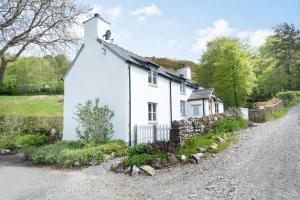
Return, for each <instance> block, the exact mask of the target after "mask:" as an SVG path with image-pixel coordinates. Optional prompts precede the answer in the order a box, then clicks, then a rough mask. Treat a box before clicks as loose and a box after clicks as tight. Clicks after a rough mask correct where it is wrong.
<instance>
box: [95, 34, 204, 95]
mask: <svg viewBox="0 0 300 200" xmlns="http://www.w3.org/2000/svg"><path fill="white" fill-rule="evenodd" d="M102 41H103V40H101V39H98V42H99V43H101V44H102ZM104 46H106V47H107V48H109V49H110V50H111V51H112V52H114V53H115V54H117V55H118V56H119V57H121V58H123V59H124V60H126V61H127V62H129V63H132V64H135V65H137V66H139V67H142V68H144V69H149V70H150V68H151V67H155V68H156V69H157V72H158V74H159V75H161V76H164V77H166V78H169V79H172V80H174V81H177V82H181V81H182V80H183V78H182V77H180V76H178V75H177V74H175V73H174V72H172V71H171V70H169V69H166V68H164V67H162V66H160V65H158V64H156V63H154V62H152V61H150V60H148V59H146V58H144V57H142V56H139V55H137V54H135V53H133V52H131V51H128V50H126V49H124V48H122V47H120V46H118V45H116V44H112V43H107V42H104ZM185 82H186V84H187V86H190V87H192V88H195V89H197V88H199V86H198V85H196V84H194V83H192V82H191V81H189V80H185Z"/></svg>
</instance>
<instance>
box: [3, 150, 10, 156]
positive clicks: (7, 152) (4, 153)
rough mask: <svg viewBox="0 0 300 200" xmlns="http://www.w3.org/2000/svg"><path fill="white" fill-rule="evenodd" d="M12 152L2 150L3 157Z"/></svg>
mask: <svg viewBox="0 0 300 200" xmlns="http://www.w3.org/2000/svg"><path fill="white" fill-rule="evenodd" d="M10 152H11V150H9V149H3V150H1V155H6V154H9V153H10Z"/></svg>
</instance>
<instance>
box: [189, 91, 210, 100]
mask: <svg viewBox="0 0 300 200" xmlns="http://www.w3.org/2000/svg"><path fill="white" fill-rule="evenodd" d="M210 97H213V98H216V97H215V95H214V89H213V88H206V89H198V90H195V91H193V92H192V94H191V96H190V97H189V98H188V101H192V100H199V99H209V98H210Z"/></svg>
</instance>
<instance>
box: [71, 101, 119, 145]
mask: <svg viewBox="0 0 300 200" xmlns="http://www.w3.org/2000/svg"><path fill="white" fill-rule="evenodd" d="M75 116H76V117H75V119H76V120H77V121H78V122H79V124H80V126H79V127H77V128H76V133H77V135H78V136H79V138H80V139H81V140H83V141H92V142H95V143H97V144H99V143H105V142H108V141H109V140H110V138H111V135H112V132H113V125H112V123H111V122H110V120H111V118H112V117H113V116H114V113H113V111H111V110H110V109H109V108H108V106H103V107H101V106H100V105H99V98H96V99H95V102H94V103H93V102H92V101H91V100H88V101H87V102H86V103H85V104H78V105H77V112H76V113H75Z"/></svg>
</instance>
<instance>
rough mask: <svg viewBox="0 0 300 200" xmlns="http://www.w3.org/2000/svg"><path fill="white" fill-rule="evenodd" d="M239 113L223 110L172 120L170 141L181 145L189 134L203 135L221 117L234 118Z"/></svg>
mask: <svg viewBox="0 0 300 200" xmlns="http://www.w3.org/2000/svg"><path fill="white" fill-rule="evenodd" d="M239 114H240V113H238V111H235V112H225V113H220V114H214V115H210V116H205V117H202V118H189V119H188V120H180V121H173V122H172V127H171V130H170V142H171V143H172V144H176V146H182V145H183V144H184V141H185V140H186V139H188V138H189V137H191V136H197V135H203V134H205V133H207V132H209V131H210V130H212V128H213V125H214V124H215V123H216V122H217V121H218V120H221V119H235V118H237V117H238V115H239Z"/></svg>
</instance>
